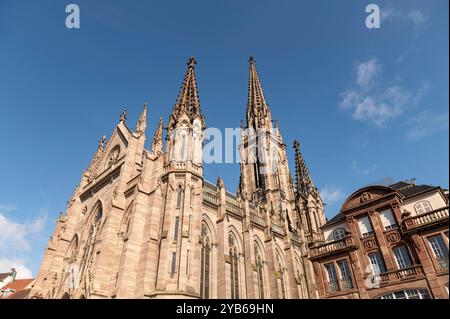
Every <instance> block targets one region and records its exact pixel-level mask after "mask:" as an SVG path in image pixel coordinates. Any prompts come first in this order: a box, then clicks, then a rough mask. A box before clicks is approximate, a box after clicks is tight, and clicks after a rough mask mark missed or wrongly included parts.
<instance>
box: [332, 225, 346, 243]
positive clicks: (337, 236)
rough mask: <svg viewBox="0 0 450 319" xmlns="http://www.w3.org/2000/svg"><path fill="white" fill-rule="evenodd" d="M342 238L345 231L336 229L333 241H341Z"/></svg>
mask: <svg viewBox="0 0 450 319" xmlns="http://www.w3.org/2000/svg"><path fill="white" fill-rule="evenodd" d="M344 237H345V229H344V228H337V229H335V230H334V231H333V238H334V240H341V239H343V238H344Z"/></svg>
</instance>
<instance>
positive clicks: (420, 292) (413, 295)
mask: <svg viewBox="0 0 450 319" xmlns="http://www.w3.org/2000/svg"><path fill="white" fill-rule="evenodd" d="M430 298H431V297H430V294H429V292H428V290H426V289H408V290H400V291H396V292H389V293H387V294H384V295H381V296H380V297H378V298H377V299H430Z"/></svg>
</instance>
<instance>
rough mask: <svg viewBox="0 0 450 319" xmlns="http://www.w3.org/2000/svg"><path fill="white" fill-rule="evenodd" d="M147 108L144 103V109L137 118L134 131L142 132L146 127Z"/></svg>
mask: <svg viewBox="0 0 450 319" xmlns="http://www.w3.org/2000/svg"><path fill="white" fill-rule="evenodd" d="M147 108H148V104H147V103H145V104H144V110H143V111H142V113H141V116H140V117H139V120H138V122H137V124H136V132H137V133H140V134H142V133H144V131H145V129H146V128H147Z"/></svg>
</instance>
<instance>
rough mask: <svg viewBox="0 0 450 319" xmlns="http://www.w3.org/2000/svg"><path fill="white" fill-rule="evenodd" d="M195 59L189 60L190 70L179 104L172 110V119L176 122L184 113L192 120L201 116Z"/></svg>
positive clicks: (179, 95) (179, 96) (188, 70)
mask: <svg viewBox="0 0 450 319" xmlns="http://www.w3.org/2000/svg"><path fill="white" fill-rule="evenodd" d="M196 64H197V62H196V61H195V58H193V57H191V58H189V60H188V62H187V65H188V69H187V71H186V75H185V76H184V80H183V84H182V86H181V89H180V93H179V94H178V99H177V102H176V103H175V106H174V107H173V110H172V117H173V118H174V119H175V120H176V119H178V117H179V116H180V115H181V114H182V113H186V114H187V115H188V116H189V117H190V118H191V119H193V118H194V117H196V116H197V115H199V114H201V108H200V99H199V96H198V90H197V80H196V78H195V65H196Z"/></svg>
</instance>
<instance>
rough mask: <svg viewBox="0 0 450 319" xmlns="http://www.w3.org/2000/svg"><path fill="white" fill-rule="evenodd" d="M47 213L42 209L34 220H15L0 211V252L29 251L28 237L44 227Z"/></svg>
mask: <svg viewBox="0 0 450 319" xmlns="http://www.w3.org/2000/svg"><path fill="white" fill-rule="evenodd" d="M47 219H48V214H47V213H46V212H45V211H44V212H41V214H40V215H39V216H38V217H37V218H36V219H34V220H32V221H29V222H24V223H21V222H17V221H15V220H13V219H11V218H9V217H7V216H6V215H5V213H4V212H2V211H0V253H1V252H11V251H29V250H30V248H31V244H30V237H31V236H33V235H36V234H39V233H40V232H41V231H42V230H43V229H44V227H45V224H46V221H47Z"/></svg>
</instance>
